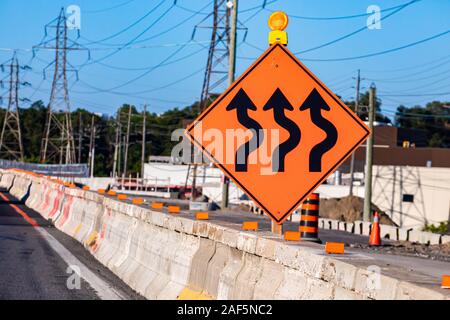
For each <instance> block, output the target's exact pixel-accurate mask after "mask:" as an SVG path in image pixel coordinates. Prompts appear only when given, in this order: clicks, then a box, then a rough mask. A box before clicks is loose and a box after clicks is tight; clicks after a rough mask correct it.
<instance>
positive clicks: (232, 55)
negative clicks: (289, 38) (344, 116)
mask: <svg viewBox="0 0 450 320" xmlns="http://www.w3.org/2000/svg"><path fill="white" fill-rule="evenodd" d="M237 16H238V0H233V7H232V8H231V30H230V44H229V62H228V85H229V86H231V85H232V84H233V82H234V78H235V74H236V38H237V21H238V18H237ZM229 189H230V179H228V177H226V176H224V178H223V183H222V209H224V208H228V198H229V192H230V191H229Z"/></svg>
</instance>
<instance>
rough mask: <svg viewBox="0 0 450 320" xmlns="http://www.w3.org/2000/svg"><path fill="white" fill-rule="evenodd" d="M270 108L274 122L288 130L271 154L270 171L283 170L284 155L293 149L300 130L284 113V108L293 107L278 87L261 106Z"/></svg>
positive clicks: (296, 143) (297, 141)
mask: <svg viewBox="0 0 450 320" xmlns="http://www.w3.org/2000/svg"><path fill="white" fill-rule="evenodd" d="M270 109H273V117H274V119H275V122H276V123H278V124H279V125H280V126H281V127H283V128H284V129H286V130H287V131H288V132H289V139H288V140H286V141H285V142H283V143H280V144H279V145H278V146H277V147H276V148H275V150H274V153H273V156H272V171H273V172H284V162H285V159H286V155H287V154H288V153H289V152H291V151H292V150H294V149H295V148H296V147H297V146H298V144H299V143H300V139H301V131H300V128H299V127H298V126H297V124H296V123H295V122H294V121H292V120H291V119H289V118H287V117H286V115H285V114H284V110H294V107H293V106H292V105H291V103H290V102H289V100H288V99H287V98H286V96H285V95H284V94H283V92H281V90H280V89H279V88H277V90H275V92H274V93H273V95H272V96H271V97H270V99H269V101H267V103H266V105H265V106H264V108H263V110H264V111H267V110H270Z"/></svg>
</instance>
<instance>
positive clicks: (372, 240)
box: [369, 211, 381, 246]
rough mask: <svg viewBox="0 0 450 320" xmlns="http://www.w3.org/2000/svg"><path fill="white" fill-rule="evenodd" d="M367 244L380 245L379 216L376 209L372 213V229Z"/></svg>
mask: <svg viewBox="0 0 450 320" xmlns="http://www.w3.org/2000/svg"><path fill="white" fill-rule="evenodd" d="M369 245H371V246H381V238H380V216H379V215H378V212H376V211H375V213H374V214H373V223H372V230H371V231H370V237H369Z"/></svg>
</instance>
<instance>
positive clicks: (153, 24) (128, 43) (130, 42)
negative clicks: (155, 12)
mask: <svg viewBox="0 0 450 320" xmlns="http://www.w3.org/2000/svg"><path fill="white" fill-rule="evenodd" d="M164 1H165V0H162V1H161V2H160V4H162V3H163V2H164ZM173 8H174V4H172V5H171V6H170V7H169V8H168V9H167V10H165V11H164V12H163V13H162V14H161V15H159V17H158V18H156V19H155V20H154V21H153V22H152V23H151V24H150V25H149V26H148V27H147V28H145V29H144V30H143V31H142V32H140V33H139V34H138V35H137V36H135V37H134V38H133V39H131V40H130V41H128V42H127V43H126V44H124V45H123V46H121V47H119V48H117V49H116V50H114V51H113V52H111V53H109V54H107V55H105V56H103V57H101V58H99V59H97V60H94V61H88V62H86V63H84V64H83V65H81V66H79V67H80V69H81V68H83V67H84V66H86V65H91V64H94V63H97V62H100V61H103V60H105V59H108V58H110V57H111V56H113V55H115V54H117V53H119V52H120V51H122V50H123V49H124V48H126V47H128V46H129V45H130V44H133V43H134V41H136V40H137V39H139V38H140V37H141V36H143V35H144V34H145V33H146V32H147V31H148V30H150V29H151V28H153V27H154V26H155V25H156V24H157V23H158V22H159V21H160V20H161V19H163V18H164V17H165V16H166V15H167V14H168V13H169V12H170V11H171V10H172V9H173Z"/></svg>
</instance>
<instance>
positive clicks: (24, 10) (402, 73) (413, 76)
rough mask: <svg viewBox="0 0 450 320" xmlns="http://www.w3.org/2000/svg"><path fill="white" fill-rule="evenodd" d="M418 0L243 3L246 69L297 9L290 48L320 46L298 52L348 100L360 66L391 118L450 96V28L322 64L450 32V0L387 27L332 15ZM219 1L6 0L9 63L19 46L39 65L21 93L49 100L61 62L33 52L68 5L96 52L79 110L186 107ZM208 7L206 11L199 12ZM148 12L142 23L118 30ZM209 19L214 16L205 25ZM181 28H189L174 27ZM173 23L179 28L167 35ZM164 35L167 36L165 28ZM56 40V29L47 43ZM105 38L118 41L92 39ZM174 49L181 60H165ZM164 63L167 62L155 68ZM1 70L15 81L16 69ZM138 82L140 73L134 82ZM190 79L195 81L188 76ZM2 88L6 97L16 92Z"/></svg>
mask: <svg viewBox="0 0 450 320" xmlns="http://www.w3.org/2000/svg"><path fill="white" fill-rule="evenodd" d="M409 1H410V0H398V1H393V0H368V1H367V0H342V1H334V0H314V1H313V0H278V1H273V0H272V1H270V0H269V1H268V4H267V6H266V8H265V9H262V8H261V4H262V3H263V0H240V14H239V20H240V21H241V23H242V24H243V25H245V27H247V28H248V35H247V39H246V41H245V42H243V41H242V40H243V32H240V35H239V43H240V44H239V47H238V60H237V75H239V74H241V73H242V72H243V71H244V70H245V69H246V68H247V67H248V66H249V65H250V64H251V62H252V59H253V58H256V57H257V56H259V55H260V54H261V53H262V51H261V50H262V49H265V48H267V36H268V32H269V30H268V27H267V18H268V16H269V15H270V11H272V10H284V11H285V12H286V13H288V15H290V23H289V27H288V29H287V31H288V34H289V46H288V47H289V49H291V50H292V51H293V52H299V51H304V50H309V49H313V50H310V51H309V52H306V53H303V54H298V55H297V56H298V57H299V58H300V60H302V61H303V62H304V63H305V64H306V65H307V66H308V67H309V68H310V69H311V70H312V71H313V72H314V73H315V74H316V75H317V76H318V77H319V78H321V79H322V80H323V81H324V82H325V84H327V85H328V86H329V87H330V88H331V89H333V90H334V91H335V92H336V93H337V94H339V95H341V96H343V97H344V98H345V99H353V98H354V95H355V93H354V91H355V90H354V88H352V86H354V81H355V80H354V79H353V77H354V76H356V70H357V69H361V76H362V77H363V78H364V79H365V80H363V82H362V87H363V88H368V87H369V86H370V83H371V82H375V83H376V85H377V88H378V91H379V95H380V97H381V99H382V100H383V106H382V108H383V110H384V111H385V112H386V114H387V115H388V116H391V115H392V113H393V112H394V111H395V109H396V107H397V106H398V105H399V104H400V103H403V104H405V105H407V106H411V105H415V104H424V103H426V102H428V101H432V100H447V101H449V100H450V95H448V94H447V95H434V94H437V93H447V92H450V77H449V73H450V41H449V40H450V33H447V34H446V35H443V36H441V37H439V38H436V39H434V40H430V41H427V42H424V43H421V44H418V45H415V46H412V47H409V48H405V49H403V50H397V51H394V52H391V53H387V54H383V55H377V56H373V57H367V58H363V59H351V60H343V61H320V60H329V59H340V58H347V57H350V58H351V57H356V56H360V55H367V54H371V53H376V52H381V51H385V50H389V49H393V48H397V47H401V46H404V45H408V44H411V43H414V42H417V41H419V40H422V39H426V38H429V37H431V36H434V35H437V34H440V33H442V32H445V31H448V30H450V1H448V0H422V1H417V2H416V3H413V4H411V5H409V6H406V7H405V8H403V9H401V10H398V12H395V13H394V11H396V10H397V9H393V10H388V11H383V12H382V13H381V17H382V18H383V21H382V22H381V29H379V30H368V29H367V28H364V27H365V26H366V22H367V16H359V17H355V18H346V19H322V18H331V17H342V16H352V15H361V14H365V13H366V10H367V8H368V6H369V5H378V6H379V7H380V8H381V9H388V8H391V7H397V6H399V5H402V4H406V3H408V2H409ZM161 2H162V3H161ZM211 3H212V1H211V0H178V2H177V4H178V5H179V6H173V0H165V1H164V0H128V1H127V0H110V1H100V0H71V1H65V0H64V1H63V0H33V1H29V0H1V1H0V30H2V32H1V40H0V62H2V61H5V60H7V59H9V58H10V57H11V55H12V51H11V49H18V51H17V52H18V57H19V62H20V63H21V64H27V63H28V64H29V65H30V66H31V67H32V68H33V70H32V71H27V72H22V76H23V79H22V80H24V81H28V82H30V83H31V84H32V87H31V88H23V89H22V90H21V92H20V95H21V97H23V98H30V99H31V100H33V101H34V100H37V99H42V100H43V101H44V102H45V103H47V101H48V99H49V95H50V90H49V89H50V86H51V78H52V73H51V71H49V72H48V73H47V77H46V79H45V80H43V77H42V70H43V68H44V67H45V66H46V62H49V61H51V60H52V59H53V58H54V52H53V51H52V50H39V51H38V52H37V54H36V57H35V58H34V59H32V53H31V50H30V49H31V48H32V47H33V45H37V44H39V42H40V41H41V39H42V38H43V36H44V25H45V24H46V23H48V22H50V21H51V20H52V19H54V18H55V17H57V15H58V14H59V10H60V8H61V7H62V6H65V7H67V6H69V5H72V4H75V5H78V6H79V7H80V9H81V30H80V32H81V37H80V38H79V39H77V40H76V41H77V42H78V43H80V44H83V45H85V46H86V47H89V48H90V49H91V61H87V52H86V51H73V52H70V53H69V56H68V59H69V61H70V62H71V64H72V65H74V66H77V67H78V69H79V81H75V76H74V73H69V74H68V76H69V79H70V81H69V82H70V83H69V87H70V100H71V107H72V109H75V108H77V107H82V108H86V109H88V110H91V111H95V112H101V113H107V114H113V113H114V112H115V110H116V108H117V107H118V106H119V105H121V104H122V103H125V102H127V103H132V104H135V105H136V106H137V107H138V108H139V109H140V108H141V107H142V105H143V104H144V103H148V105H149V109H150V110H152V111H154V112H157V113H159V112H163V111H164V110H167V109H169V108H172V107H176V106H178V107H183V106H185V105H189V104H191V103H192V102H194V101H195V100H197V99H198V98H199V96H200V92H201V86H202V81H203V72H202V69H203V68H204V67H205V65H206V57H207V46H208V40H209V38H210V34H209V30H205V29H203V30H200V31H199V32H197V33H196V36H195V39H194V40H195V41H190V40H191V35H192V31H193V28H194V26H195V25H196V24H198V23H200V22H201V20H202V19H203V18H204V17H205V14H206V13H208V12H210V11H211V10H212V4H211ZM155 7H156V9H155V10H154V11H152V12H151V13H150V14H148V15H147V16H145V15H146V14H147V13H148V12H150V10H152V8H155ZM199 10H201V11H200V12H199V13H198V14H194V13H193V12H191V11H194V12H196V11H199ZM165 12H166V13H165ZM164 13H165V15H164V16H163V17H162V18H161V19H160V20H159V21H157V22H156V23H155V20H156V19H158V18H159V17H160V16H161V15H163V14H164ZM389 14H391V15H390V16H388V15H389ZM144 16H145V17H144ZM294 16H295V17H294ZM301 17H303V18H301ZM305 17H307V18H311V17H312V18H314V19H305ZM140 18H142V20H141V21H140V22H138V23H136V24H135V25H133V26H131V27H129V28H128V29H127V30H126V31H123V32H121V33H120V34H118V35H117V36H114V35H115V34H116V33H119V31H121V30H123V29H124V28H127V27H128V26H130V25H132V24H133V23H134V22H136V21H138V20H139V19H140ZM316 18H321V19H316ZM183 21H184V22H183ZM182 22H183V23H182ZM206 24H208V21H206V23H203V25H206ZM176 25H179V26H178V27H176V28H173V29H172V27H173V26H176ZM146 29H148V30H147V31H145V30H146ZM168 29H169V30H171V31H169V32H163V31H165V30H168ZM358 29H362V30H361V32H357V33H355V34H354V35H351V36H348V37H347V38H346V39H343V40H340V41H337V42H335V43H333V44H330V45H326V46H323V47H321V48H318V49H314V48H316V47H320V46H322V45H323V44H327V43H328V42H331V41H333V40H336V39H339V38H341V37H343V36H345V35H348V34H351V33H352V32H354V31H356V30H358ZM144 31H145V32H144ZM161 32H163V34H159V33H161ZM69 35H70V37H71V38H72V39H75V38H76V32H75V31H70V33H69ZM52 37H53V35H52V34H49V35H48V37H47V38H46V39H47V40H50V39H51V38H52ZM105 38H108V39H107V40H104V41H101V42H98V43H89V42H92V41H94V42H95V41H98V40H102V39H105ZM134 38H136V40H135V41H136V42H135V43H132V44H130V46H131V47H132V48H123V49H121V50H117V48H118V47H117V46H116V47H114V45H122V46H123V45H124V44H128V43H129V42H130V41H131V40H132V39H134ZM147 38H148V40H145V39H147ZM143 40H145V41H143ZM183 44H184V45H183ZM111 45H112V46H111ZM119 47H120V46H119ZM258 48H260V49H258ZM171 54H173V56H172V57H171V58H170V59H168V60H167V61H165V59H167V57H168V56H169V55H171ZM178 60H179V61H178ZM313 60H317V61H313ZM96 61H98V62H96ZM162 61H164V63H165V64H167V65H165V66H162V67H158V68H152V67H154V66H155V65H158V64H159V63H161V62H162ZM95 62H96V63H95ZM100 63H101V64H100ZM118 68H119V70H118ZM124 69H126V70H124ZM135 69H137V70H135ZM144 73H145V74H144ZM0 76H1V78H3V77H5V76H6V73H4V74H1V75H0ZM188 76H189V77H188ZM136 78H139V79H137V80H135V81H133V80H134V79H136ZM180 79H185V80H182V81H178V80H180ZM128 82H129V84H127V83H128ZM171 84H172V85H171ZM115 87H117V88H116V89H113V88H115ZM221 89H223V88H221ZM0 90H1V91H0V94H1V93H3V92H4V91H5V90H6V88H5V89H0ZM111 91H113V92H115V93H112V92H111ZM4 102H5V100H4Z"/></svg>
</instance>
